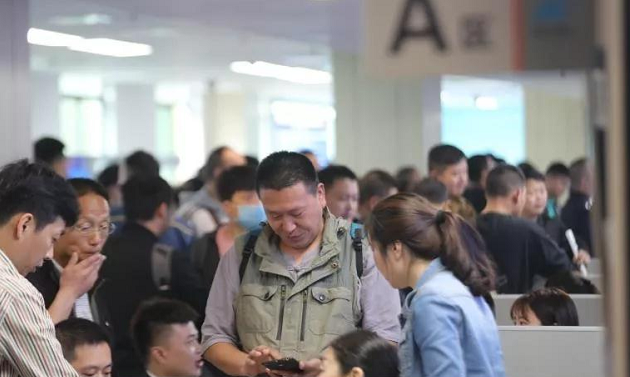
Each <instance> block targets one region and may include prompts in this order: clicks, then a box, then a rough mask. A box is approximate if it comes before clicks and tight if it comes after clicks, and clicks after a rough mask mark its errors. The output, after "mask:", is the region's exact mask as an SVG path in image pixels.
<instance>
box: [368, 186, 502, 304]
mask: <svg viewBox="0 0 630 377" xmlns="http://www.w3.org/2000/svg"><path fill="white" fill-rule="evenodd" d="M365 228H366V230H367V232H368V234H369V236H370V239H371V240H372V241H374V242H377V244H378V245H380V246H381V247H380V250H381V252H386V250H387V246H389V245H391V244H392V243H394V242H396V241H399V242H401V243H402V244H403V245H406V246H407V248H408V249H409V251H410V253H411V254H412V255H413V257H415V258H419V259H422V260H424V261H432V260H434V259H436V258H440V260H441V262H442V264H444V266H445V267H446V268H447V269H449V270H450V271H451V272H452V273H453V274H454V275H455V276H456V277H457V278H458V279H459V280H460V281H461V282H462V283H463V284H464V285H466V286H467V287H468V288H469V289H470V291H471V292H472V294H473V295H475V296H481V295H485V294H487V293H489V292H490V291H492V290H493V289H494V276H495V274H494V269H493V266H492V264H491V262H490V260H489V259H488V256H487V253H486V252H485V246H484V243H483V241H482V240H481V236H480V235H479V233H477V231H476V230H475V229H474V228H473V227H472V226H471V225H470V224H468V222H466V221H464V220H462V219H461V218H460V217H459V216H457V215H455V214H453V213H450V212H447V211H439V210H437V209H435V208H434V207H433V206H432V205H431V204H430V203H429V202H428V201H427V200H426V199H424V198H423V197H421V196H419V195H416V194H410V193H401V194H397V195H394V196H391V197H389V198H387V199H385V200H383V201H381V202H379V203H378V204H377V205H376V207H375V208H374V210H373V212H372V214H371V216H370V217H369V218H368V219H367V221H366V223H365Z"/></svg>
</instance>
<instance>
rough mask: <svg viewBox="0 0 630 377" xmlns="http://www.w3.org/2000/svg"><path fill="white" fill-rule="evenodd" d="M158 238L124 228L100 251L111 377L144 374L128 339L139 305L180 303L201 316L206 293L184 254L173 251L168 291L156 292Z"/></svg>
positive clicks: (136, 227) (134, 228) (143, 230)
mask: <svg viewBox="0 0 630 377" xmlns="http://www.w3.org/2000/svg"><path fill="white" fill-rule="evenodd" d="M157 241H158V238H157V237H156V236H155V234H153V233H152V232H151V231H149V230H148V229H146V228H145V227H143V226H141V225H139V224H135V223H127V224H125V225H124V226H123V227H122V229H121V231H120V233H118V234H116V235H114V236H112V237H110V238H109V239H108V240H107V243H106V244H105V247H104V248H103V254H105V255H106V256H107V259H106V260H105V263H104V264H103V267H102V268H101V276H102V277H103V278H105V279H107V286H106V288H107V289H106V290H105V296H106V297H107V302H108V304H109V312H110V314H111V319H112V328H113V330H114V347H113V349H112V351H113V352H112V353H113V359H114V360H113V361H114V375H115V376H119V377H127V376H129V377H135V376H139V375H142V373H144V368H143V366H142V363H141V362H140V359H139V358H138V357H137V355H136V353H135V351H134V348H133V344H132V341H131V337H130V331H129V330H130V322H131V318H132V316H133V315H134V313H135V312H136V310H137V308H138V306H139V305H140V303H141V302H142V301H145V300H147V299H149V298H152V297H156V296H167V297H173V298H177V299H180V300H182V301H184V302H187V303H188V304H190V305H191V306H192V307H193V308H195V310H197V311H198V312H200V313H203V311H204V309H205V304H206V300H207V298H208V290H207V289H205V287H204V286H203V284H202V282H201V279H200V277H199V276H198V275H197V274H196V272H195V271H194V270H193V268H192V266H191V264H190V260H189V257H188V255H187V254H185V253H183V252H181V251H175V252H173V254H172V259H171V284H170V287H171V290H170V291H167V292H162V291H159V290H158V288H157V287H156V285H155V283H154V280H153V276H152V264H151V255H152V250H153V247H154V245H155V244H156V243H157Z"/></svg>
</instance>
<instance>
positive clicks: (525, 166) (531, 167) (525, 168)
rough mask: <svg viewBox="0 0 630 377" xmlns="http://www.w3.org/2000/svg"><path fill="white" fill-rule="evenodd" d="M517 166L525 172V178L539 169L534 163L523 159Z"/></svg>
mask: <svg viewBox="0 0 630 377" xmlns="http://www.w3.org/2000/svg"><path fill="white" fill-rule="evenodd" d="M517 168H519V169H521V172H523V175H524V176H525V179H527V176H528V175H529V174H530V173H531V172H533V171H538V169H536V167H535V166H534V165H532V164H531V163H529V162H527V161H523V162H521V163H520V164H518V166H517Z"/></svg>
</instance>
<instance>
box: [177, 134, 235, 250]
mask: <svg viewBox="0 0 630 377" xmlns="http://www.w3.org/2000/svg"><path fill="white" fill-rule="evenodd" d="M246 163H247V160H246V159H245V157H244V156H243V155H241V154H239V153H237V152H236V151H234V150H233V149H232V148H230V147H226V146H222V147H219V148H216V149H215V150H213V151H212V153H210V156H208V160H207V161H206V164H205V166H204V167H203V169H202V177H203V179H204V186H203V187H202V188H201V189H200V190H199V191H197V192H196V193H195V194H193V195H192V196H191V197H190V198H189V199H188V200H187V201H186V202H184V203H183V204H182V205H181V207H180V208H179V209H178V211H177V214H176V216H177V217H178V218H181V219H182V221H184V222H189V223H192V225H193V227H194V237H195V238H200V237H202V236H203V235H205V234H207V233H210V232H213V231H215V230H216V229H217V228H218V227H219V225H221V224H224V223H226V222H227V221H228V218H227V215H226V214H225V212H223V208H221V201H220V200H219V197H218V193H217V187H216V182H217V179H218V178H219V176H220V175H221V173H223V172H224V171H225V170H227V169H229V168H231V167H234V166H243V165H245V164H246Z"/></svg>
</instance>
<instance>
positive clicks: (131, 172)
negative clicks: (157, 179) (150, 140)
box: [125, 151, 160, 177]
mask: <svg viewBox="0 0 630 377" xmlns="http://www.w3.org/2000/svg"><path fill="white" fill-rule="evenodd" d="M125 165H126V166H127V175H128V177H133V176H135V175H150V176H159V175H160V163H159V162H158V161H157V160H156V159H155V157H153V155H152V154H150V153H147V152H145V151H136V152H134V153H132V154H130V155H129V156H128V157H127V158H126V159H125Z"/></svg>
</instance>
